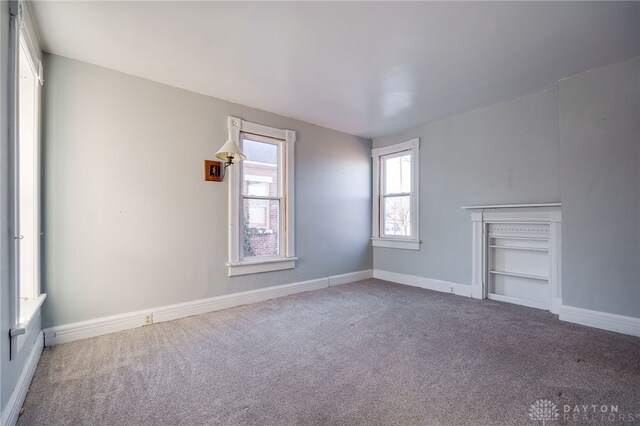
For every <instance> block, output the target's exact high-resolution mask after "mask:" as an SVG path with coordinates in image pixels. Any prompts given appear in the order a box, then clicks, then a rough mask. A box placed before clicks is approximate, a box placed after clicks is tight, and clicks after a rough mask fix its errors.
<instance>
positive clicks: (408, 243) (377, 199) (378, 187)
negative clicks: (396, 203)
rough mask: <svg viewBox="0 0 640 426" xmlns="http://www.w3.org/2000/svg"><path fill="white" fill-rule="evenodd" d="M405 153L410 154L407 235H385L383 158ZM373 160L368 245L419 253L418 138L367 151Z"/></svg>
mask: <svg viewBox="0 0 640 426" xmlns="http://www.w3.org/2000/svg"><path fill="white" fill-rule="evenodd" d="M405 152H408V153H410V154H411V192H410V193H408V194H407V195H409V196H410V198H411V233H410V235H409V236H406V237H405V236H398V235H393V236H387V235H385V234H384V230H383V225H384V224H383V217H382V214H381V212H382V209H383V194H382V187H383V179H384V170H383V160H384V158H385V157H387V158H388V157H389V156H394V155H402V154H404V153H405ZM371 157H372V158H373V167H372V168H373V199H372V200H373V204H372V207H371V211H372V222H371V223H372V229H371V244H372V245H373V246H374V247H387V248H396V249H405V250H420V212H419V209H420V199H419V194H420V190H419V189H420V188H419V183H420V170H419V164H420V139H419V138H415V139H411V140H409V141H407V142H402V143H398V144H395V145H391V146H385V147H382V148H374V149H372V150H371Z"/></svg>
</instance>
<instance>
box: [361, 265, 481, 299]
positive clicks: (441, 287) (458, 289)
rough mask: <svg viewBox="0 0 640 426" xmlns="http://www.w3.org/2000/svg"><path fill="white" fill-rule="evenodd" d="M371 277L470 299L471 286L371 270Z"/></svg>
mask: <svg viewBox="0 0 640 426" xmlns="http://www.w3.org/2000/svg"><path fill="white" fill-rule="evenodd" d="M373 277H374V278H378V279H380V280H385V281H391V282H393V283H397V284H404V285H409V286H412V287H420V288H424V289H427V290H434V291H439V292H442V293H450V294H455V295H457V296H464V297H471V290H472V289H471V286H470V285H467V284H458V283H453V282H449V281H441V280H434V279H431V278H425V277H419V276H417V275H409V274H401V273H399V272H390V271H383V270H380V269H374V270H373Z"/></svg>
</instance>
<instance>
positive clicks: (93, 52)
mask: <svg viewBox="0 0 640 426" xmlns="http://www.w3.org/2000/svg"><path fill="white" fill-rule="evenodd" d="M32 9H33V11H34V14H35V19H36V23H37V26H38V31H39V37H40V39H41V43H42V46H43V48H44V49H45V50H46V51H49V52H52V53H56V54H59V55H63V56H67V57H70V58H75V59H79V60H82V61H86V62H91V63H94V64H98V65H102V66H105V67H108V68H112V69H115V70H119V71H123V72H126V73H129V74H133V75H137V76H141V77H145V78H148V79H151V80H155V81H158V82H162V83H166V84H170V85H172V86H177V87H181V88H184V89H188V90H192V91H194V92H198V93H203V94H207V95H211V96H215V97H218V98H222V99H226V100H229V101H233V102H237V103H240V104H244V105H248V106H252V107H256V108H260V109H264V110H267V111H271V112H275V113H279V114H282V115H285V116H289V117H294V118H298V119H301V120H304V121H308V122H311V123H316V124H319V125H323V126H326V127H330V128H334V129H338V130H342V131H345V132H348V133H352V134H356V135H361V136H366V137H372V136H379V135H383V134H388V133H394V132H397V131H400V130H404V129H406V128H408V127H410V126H413V125H416V124H420V123H424V122H428V121H432V120H434V119H438V118H442V117H445V116H447V115H451V114H455V113H460V112H463V111H468V110H471V109H474V108H477V107H481V106H486V105H491V104H494V103H497V102H500V101H503V100H508V99H512V98H514V97H517V96H520V95H523V94H526V93H530V92H532V91H535V90H539V89H542V88H545V87H549V86H551V85H553V84H554V83H555V82H556V81H557V80H558V79H560V78H562V77H566V76H569V75H573V74H576V73H579V72H582V71H585V70H588V69H592V68H594V67H597V66H600V65H603V64H606V63H610V62H614V61H616V60H620V59H624V58H627V57H630V56H632V55H637V54H640V3H613V2H607V3H595V2H592V3H582V2H563V3H546V2H545V3H530V2H514V3H483V2H471V3H467V2H451V3H435V2H430V3H397V2H395V3H368V2H353V3H338V2H327V3H316V2H299V3H267V2H259V3H248V2H233V3H226V2H155V1H150V2H149V1H147V2H126V1H125V2H58V1H44V2H33V8H32Z"/></svg>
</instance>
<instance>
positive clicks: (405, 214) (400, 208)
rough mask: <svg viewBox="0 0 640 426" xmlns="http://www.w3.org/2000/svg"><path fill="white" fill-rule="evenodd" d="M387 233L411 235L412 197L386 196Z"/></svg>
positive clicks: (385, 221) (385, 224) (385, 219)
mask: <svg viewBox="0 0 640 426" xmlns="http://www.w3.org/2000/svg"><path fill="white" fill-rule="evenodd" d="M384 233H385V235H400V236H406V237H410V236H411V197H410V196H404V197H386V198H384Z"/></svg>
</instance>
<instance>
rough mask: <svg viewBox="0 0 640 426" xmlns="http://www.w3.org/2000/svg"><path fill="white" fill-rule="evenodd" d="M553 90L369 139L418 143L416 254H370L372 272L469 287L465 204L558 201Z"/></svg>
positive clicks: (381, 250)
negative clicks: (398, 274) (418, 224)
mask: <svg viewBox="0 0 640 426" xmlns="http://www.w3.org/2000/svg"><path fill="white" fill-rule="evenodd" d="M557 123H558V110H557V91H555V90H548V91H544V92H541V93H536V94H533V95H531V96H525V97H522V98H518V99H515V100H512V101H509V102H504V103H500V104H497V105H494V106H491V107H487V108H482V109H479V110H475V111H472V112H469V113H466V114H461V115H456V116H453V117H449V118H446V119H443V120H439V121H434V122H431V123H428V124H425V125H422V126H418V127H415V128H412V129H410V130H407V131H405V132H403V133H401V134H399V135H393V136H386V137H381V138H375V139H374V140H373V145H374V147H381V146H387V145H392V144H394V143H398V142H403V141H406V140H409V139H411V138H414V137H419V138H420V234H421V235H420V239H421V240H422V245H421V249H420V251H411V250H399V249H390V248H378V247H376V248H375V249H374V267H375V268H376V269H382V270H386V271H392V272H401V273H405V274H410V275H417V276H421V277H426V278H432V279H439V280H445V281H451V282H455V283H460V284H470V283H471V219H470V216H469V213H468V212H467V211H464V210H462V209H461V208H460V207H461V206H465V205H473V204H494V203H497V204H502V203H520V202H549V201H555V202H557V201H559V200H560V185H559V177H558V176H559V170H558V164H559V156H558V137H557V135H558V124H557Z"/></svg>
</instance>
